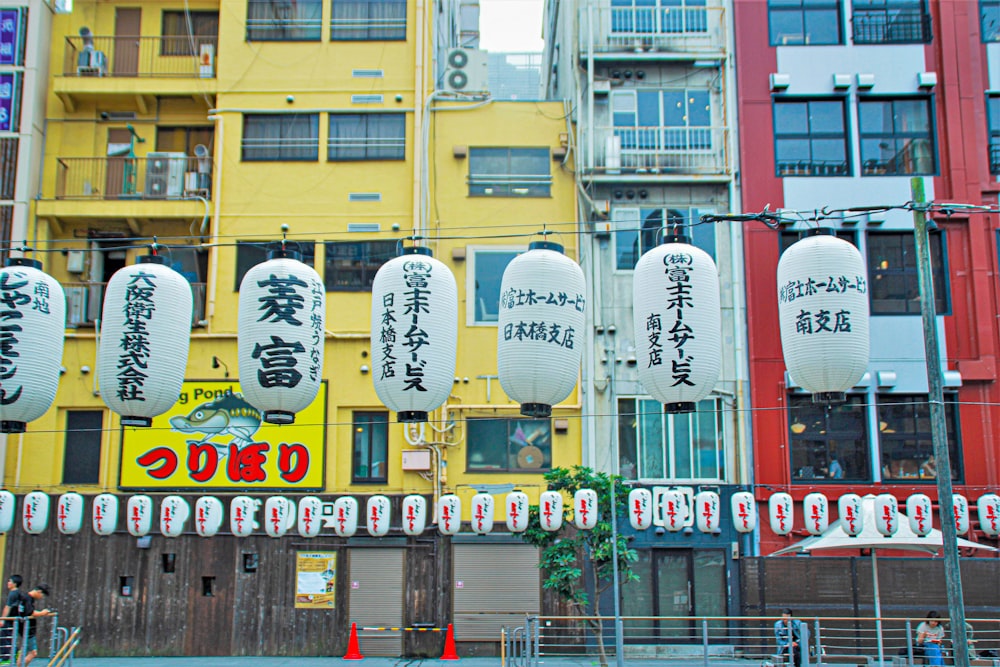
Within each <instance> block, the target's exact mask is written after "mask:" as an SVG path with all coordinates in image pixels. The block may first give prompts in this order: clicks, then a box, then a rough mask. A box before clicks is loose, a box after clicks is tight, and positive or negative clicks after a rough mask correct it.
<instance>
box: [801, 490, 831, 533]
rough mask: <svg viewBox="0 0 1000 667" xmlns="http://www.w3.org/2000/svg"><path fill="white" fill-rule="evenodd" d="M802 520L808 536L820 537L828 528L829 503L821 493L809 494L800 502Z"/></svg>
mask: <svg viewBox="0 0 1000 667" xmlns="http://www.w3.org/2000/svg"><path fill="white" fill-rule="evenodd" d="M802 519H803V520H804V521H805V524H806V530H807V531H808V532H809V534H810V535H822V534H823V533H825V532H826V529H827V528H829V527H830V501H829V500H828V499H827V497H826V496H825V495H823V494H822V493H810V494H807V495H806V497H805V498H804V499H803V500H802Z"/></svg>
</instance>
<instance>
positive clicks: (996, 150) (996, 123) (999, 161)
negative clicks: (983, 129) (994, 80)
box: [986, 95, 1000, 174]
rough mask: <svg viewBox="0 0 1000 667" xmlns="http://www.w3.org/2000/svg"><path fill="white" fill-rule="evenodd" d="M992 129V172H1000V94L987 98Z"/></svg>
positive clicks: (987, 108) (987, 110) (987, 109)
mask: <svg viewBox="0 0 1000 667" xmlns="http://www.w3.org/2000/svg"><path fill="white" fill-rule="evenodd" d="M986 112H987V114H988V116H989V126H990V127H989V129H990V173H991V174H1000V95H990V96H989V97H987V98H986Z"/></svg>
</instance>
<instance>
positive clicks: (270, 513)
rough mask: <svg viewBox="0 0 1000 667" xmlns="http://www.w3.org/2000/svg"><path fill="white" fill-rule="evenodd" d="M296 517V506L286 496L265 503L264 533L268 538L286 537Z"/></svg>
mask: <svg viewBox="0 0 1000 667" xmlns="http://www.w3.org/2000/svg"><path fill="white" fill-rule="evenodd" d="M294 516H295V505H293V504H292V501H291V500H289V499H288V498H285V497H284V496H271V497H270V498H268V499H267V500H265V501H264V532H265V533H267V536H268V537H284V536H285V533H287V532H288V529H289V528H290V526H291V523H292V520H293V517H294Z"/></svg>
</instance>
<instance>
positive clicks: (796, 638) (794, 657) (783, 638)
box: [774, 609, 802, 667]
mask: <svg viewBox="0 0 1000 667" xmlns="http://www.w3.org/2000/svg"><path fill="white" fill-rule="evenodd" d="M774 641H775V642H776V643H777V645H778V653H777V655H787V656H788V657H789V659H790V660H791V661H792V663H793V664H794V665H795V667H801V665H802V646H801V641H802V621H800V620H798V619H797V618H793V614H792V610H791V609H785V610H784V611H782V612H781V620H779V621H776V622H775V623H774Z"/></svg>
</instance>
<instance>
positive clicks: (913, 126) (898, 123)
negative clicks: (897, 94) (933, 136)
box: [893, 100, 930, 132]
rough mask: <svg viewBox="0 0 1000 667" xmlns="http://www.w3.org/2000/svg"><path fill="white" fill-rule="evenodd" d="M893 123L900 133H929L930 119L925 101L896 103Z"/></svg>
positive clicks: (900, 101)
mask: <svg viewBox="0 0 1000 667" xmlns="http://www.w3.org/2000/svg"><path fill="white" fill-rule="evenodd" d="M894 111H895V116H894V118H893V122H894V124H895V129H896V130H897V131H899V132H927V131H928V130H929V129H930V118H929V116H928V114H927V102H926V101H924V100H898V101H897V102H896V103H895V109H894Z"/></svg>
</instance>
